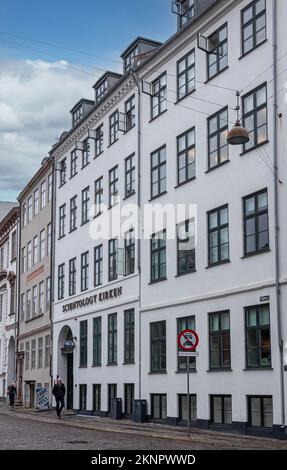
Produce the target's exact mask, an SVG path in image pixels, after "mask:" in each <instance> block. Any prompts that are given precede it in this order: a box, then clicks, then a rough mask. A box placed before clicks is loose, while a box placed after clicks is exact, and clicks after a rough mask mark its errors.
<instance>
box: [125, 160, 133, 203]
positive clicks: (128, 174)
mask: <svg viewBox="0 0 287 470" xmlns="http://www.w3.org/2000/svg"><path fill="white" fill-rule="evenodd" d="M135 192H136V167H135V154H133V155H130V156H129V157H127V158H126V159H125V197H129V196H131V195H132V194H134V193H135Z"/></svg>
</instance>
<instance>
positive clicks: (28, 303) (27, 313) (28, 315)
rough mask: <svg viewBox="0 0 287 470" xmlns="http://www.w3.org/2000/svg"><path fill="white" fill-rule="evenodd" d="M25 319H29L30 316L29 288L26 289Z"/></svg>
mask: <svg viewBox="0 0 287 470" xmlns="http://www.w3.org/2000/svg"><path fill="white" fill-rule="evenodd" d="M26 304H27V308H26V320H29V319H30V317H31V290H30V289H29V290H27V292H26Z"/></svg>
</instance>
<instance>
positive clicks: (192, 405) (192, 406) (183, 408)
mask: <svg viewBox="0 0 287 470" xmlns="http://www.w3.org/2000/svg"><path fill="white" fill-rule="evenodd" d="M189 410H190V414H189V421H191V422H192V423H195V422H196V419H197V400H196V395H189ZM178 411H179V413H178V417H179V421H187V420H188V400H187V395H186V394H184V395H178Z"/></svg>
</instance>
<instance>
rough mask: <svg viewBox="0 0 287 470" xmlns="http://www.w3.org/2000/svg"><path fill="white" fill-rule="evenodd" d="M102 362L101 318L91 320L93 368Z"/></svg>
mask: <svg viewBox="0 0 287 470" xmlns="http://www.w3.org/2000/svg"><path fill="white" fill-rule="evenodd" d="M101 362H102V318H101V317H97V318H94V320H93V366H100V365H101Z"/></svg>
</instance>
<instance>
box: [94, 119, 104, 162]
mask: <svg viewBox="0 0 287 470" xmlns="http://www.w3.org/2000/svg"><path fill="white" fill-rule="evenodd" d="M103 144H104V125H103V124H101V125H100V126H99V127H97V129H96V140H95V146H96V148H95V156H96V157H98V156H99V155H101V153H103V151H104V148H103Z"/></svg>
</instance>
